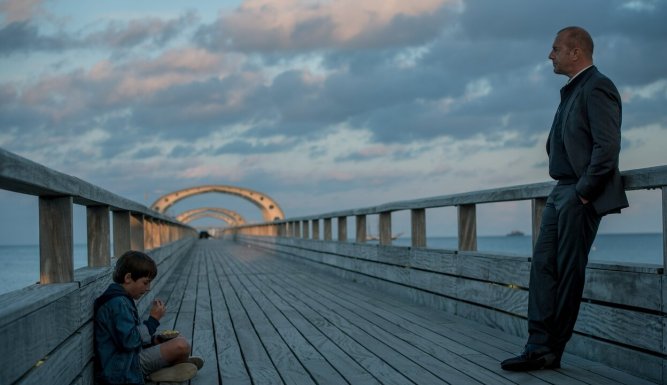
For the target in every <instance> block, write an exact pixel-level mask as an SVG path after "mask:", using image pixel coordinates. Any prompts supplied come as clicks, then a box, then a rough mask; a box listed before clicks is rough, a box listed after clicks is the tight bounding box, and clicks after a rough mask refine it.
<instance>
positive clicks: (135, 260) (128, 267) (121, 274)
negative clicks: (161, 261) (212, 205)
mask: <svg viewBox="0 0 667 385" xmlns="http://www.w3.org/2000/svg"><path fill="white" fill-rule="evenodd" d="M127 273H130V274H131V276H132V279H133V280H135V281H136V280H138V279H139V278H144V277H148V278H150V279H153V278H155V276H157V265H156V264H155V261H153V258H151V257H149V256H148V255H147V254H145V253H142V252H141V251H136V250H130V251H126V252H125V254H123V255H121V256H120V258H118V261H117V262H116V268H115V269H114V271H113V281H114V282H116V283H123V282H125V275H126V274H127Z"/></svg>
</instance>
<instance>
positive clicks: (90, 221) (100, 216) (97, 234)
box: [86, 206, 111, 267]
mask: <svg viewBox="0 0 667 385" xmlns="http://www.w3.org/2000/svg"><path fill="white" fill-rule="evenodd" d="M86 225H87V229H88V234H87V235H88V266H89V267H105V266H111V226H110V224H109V206H88V207H86Z"/></svg>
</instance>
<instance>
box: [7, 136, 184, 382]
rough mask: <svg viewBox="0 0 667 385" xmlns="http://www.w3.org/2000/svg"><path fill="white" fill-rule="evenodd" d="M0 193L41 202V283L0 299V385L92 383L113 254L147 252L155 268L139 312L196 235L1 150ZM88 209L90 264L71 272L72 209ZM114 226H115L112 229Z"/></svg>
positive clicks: (171, 220)
mask: <svg viewBox="0 0 667 385" xmlns="http://www.w3.org/2000/svg"><path fill="white" fill-rule="evenodd" d="M0 189H4V190H8V191H14V192H17V193H22V194H29V195H34V196H38V197H39V254H40V256H39V258H40V283H39V284H36V285H31V286H28V287H26V288H24V289H20V290H17V291H13V292H10V293H6V294H3V295H0V357H2V360H0V384H65V385H67V384H92V382H93V367H92V357H93V324H92V312H93V300H94V299H95V298H96V297H97V296H99V295H100V294H101V293H102V291H103V290H104V289H105V288H106V287H107V286H108V285H109V283H110V282H111V280H110V275H111V265H112V250H111V241H112V239H111V228H112V227H113V256H115V257H118V256H120V255H121V254H122V253H124V252H125V251H127V250H130V249H134V250H143V251H146V252H147V253H148V254H149V255H151V257H152V258H153V259H155V260H156V262H157V263H158V271H159V275H158V277H157V279H156V280H154V281H153V283H152V289H153V290H152V291H151V292H150V293H149V294H147V295H145V296H144V297H143V298H142V299H141V301H140V302H139V305H138V307H139V310H140V311H141V312H143V311H144V310H145V309H146V307H147V306H149V304H150V302H151V301H152V299H153V296H154V295H155V294H154V293H157V292H158V291H159V289H160V287H161V286H162V285H164V283H165V282H167V278H168V277H169V276H170V275H171V274H172V272H173V270H174V266H176V265H177V262H178V261H179V258H180V257H182V256H183V255H185V253H187V251H188V250H189V248H190V247H191V246H192V244H193V242H194V239H196V235H197V231H196V230H195V229H194V228H192V227H190V226H187V225H184V224H182V223H180V222H178V221H177V220H175V219H174V218H171V217H168V216H165V215H162V214H160V213H158V212H156V211H153V210H150V209H148V208H147V207H145V206H143V205H141V204H139V203H136V202H133V201H131V200H128V199H125V198H122V197H120V196H117V195H115V194H113V193H111V192H109V191H106V190H104V189H102V188H100V187H97V186H95V185H92V184H90V183H88V182H85V181H82V180H80V179H78V178H75V177H72V176H69V175H65V174H62V173H60V172H57V171H54V170H52V169H49V168H47V167H45V166H42V165H40V164H37V163H35V162H32V161H30V160H27V159H25V158H22V157H20V156H18V155H15V154H13V153H11V152H8V151H5V150H3V149H0ZM74 204H79V205H83V206H86V211H87V212H86V219H87V221H86V222H87V246H88V264H87V266H86V267H83V268H80V269H77V270H74V256H73V246H74V240H73V238H74V237H73V220H74V219H73V205H74ZM111 223H113V225H112V224H111Z"/></svg>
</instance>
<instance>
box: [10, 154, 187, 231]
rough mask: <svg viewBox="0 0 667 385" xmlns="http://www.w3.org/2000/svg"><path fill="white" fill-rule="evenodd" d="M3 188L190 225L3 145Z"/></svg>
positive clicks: (180, 224)
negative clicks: (62, 197)
mask: <svg viewBox="0 0 667 385" xmlns="http://www.w3.org/2000/svg"><path fill="white" fill-rule="evenodd" d="M0 189H3V190H8V191H13V192H17V193H21V194H27V195H34V196H40V197H49V196H53V197H56V196H71V197H72V198H73V200H74V203H76V204H80V205H85V206H96V205H104V206H109V207H110V209H111V210H112V211H117V210H124V211H130V212H133V213H137V214H143V215H147V216H149V217H151V218H155V219H159V220H161V221H165V222H169V223H172V224H175V225H179V226H183V227H190V226H188V225H185V224H183V223H181V222H179V221H178V220H176V219H175V218H173V217H170V216H167V215H164V214H162V213H159V212H157V211H154V210H152V209H150V208H148V207H146V206H144V205H142V204H140V203H137V202H134V201H132V200H129V199H126V198H123V197H121V196H119V195H116V194H114V193H112V192H110V191H107V190H105V189H103V188H101V187H98V186H96V185H94V184H92V183H89V182H86V181H84V180H81V179H79V178H76V177H73V176H71V175H67V174H64V173H61V172H59V171H56V170H53V169H50V168H48V167H46V166H43V165H41V164H39V163H36V162H33V161H31V160H29V159H26V158H23V157H21V156H19V155H16V154H14V153H12V152H9V151H7V150H5V149H2V148H0Z"/></svg>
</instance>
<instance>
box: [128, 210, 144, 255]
mask: <svg viewBox="0 0 667 385" xmlns="http://www.w3.org/2000/svg"><path fill="white" fill-rule="evenodd" d="M130 248H131V249H132V250H138V251H144V250H145V249H146V248H145V245H144V216H143V215H142V214H132V213H130Z"/></svg>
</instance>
